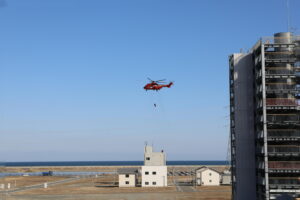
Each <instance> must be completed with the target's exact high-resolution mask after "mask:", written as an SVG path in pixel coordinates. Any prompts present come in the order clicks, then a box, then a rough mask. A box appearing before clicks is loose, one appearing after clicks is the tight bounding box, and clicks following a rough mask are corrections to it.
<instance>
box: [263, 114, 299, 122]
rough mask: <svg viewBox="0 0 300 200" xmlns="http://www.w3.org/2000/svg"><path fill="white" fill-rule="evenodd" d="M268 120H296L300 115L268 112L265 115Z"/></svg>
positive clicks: (297, 120)
mask: <svg viewBox="0 0 300 200" xmlns="http://www.w3.org/2000/svg"><path fill="white" fill-rule="evenodd" d="M267 121H268V122H298V123H299V121H300V116H299V115H297V114H269V115H267Z"/></svg>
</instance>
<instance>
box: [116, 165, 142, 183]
mask: <svg viewBox="0 0 300 200" xmlns="http://www.w3.org/2000/svg"><path fill="white" fill-rule="evenodd" d="M118 175H119V187H136V184H137V178H138V169H137V168H121V169H118Z"/></svg>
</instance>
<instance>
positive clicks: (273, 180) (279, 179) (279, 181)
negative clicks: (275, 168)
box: [269, 177, 300, 186]
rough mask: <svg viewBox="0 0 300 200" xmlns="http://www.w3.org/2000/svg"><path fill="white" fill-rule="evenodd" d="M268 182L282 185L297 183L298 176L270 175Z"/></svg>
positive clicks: (298, 181) (298, 180)
mask: <svg viewBox="0 0 300 200" xmlns="http://www.w3.org/2000/svg"><path fill="white" fill-rule="evenodd" d="M269 184H284V185H299V186H300V179H299V178H292V177H290V178H282V177H271V178H269Z"/></svg>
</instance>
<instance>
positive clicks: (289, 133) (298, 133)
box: [268, 129, 300, 137]
mask: <svg viewBox="0 0 300 200" xmlns="http://www.w3.org/2000/svg"><path fill="white" fill-rule="evenodd" d="M268 136H269V137H300V130H280V129H278V130H268Z"/></svg>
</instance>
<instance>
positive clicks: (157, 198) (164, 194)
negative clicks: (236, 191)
mask: <svg viewBox="0 0 300 200" xmlns="http://www.w3.org/2000/svg"><path fill="white" fill-rule="evenodd" d="M91 168H92V169H91ZM116 168H120V167H119V166H118V167H75V168H74V167H60V168H57V167H55V168H44V167H43V168H34V169H30V171H49V170H53V171H104V170H107V171H114V170H116ZM217 169H218V170H220V171H222V170H224V169H226V167H217ZM23 170H24V171H23ZM25 170H28V169H23V168H19V169H17V168H13V170H9V169H6V171H10V172H11V171H15V172H20V171H23V172H25ZM170 170H174V171H178V170H179V171H182V170H183V171H184V170H185V171H188V170H191V167H188V168H186V167H182V166H181V167H178V168H175V169H173V168H172V167H170V168H169V171H170ZM117 179H118V178H117V176H116V175H102V176H97V177H96V176H93V177H78V178H77V179H72V180H71V179H70V177H55V176H53V177H48V176H25V177H24V176H23V177H6V178H5V180H2V182H5V183H11V189H10V190H11V192H6V193H3V192H2V193H0V200H2V199H3V200H4V199H5V200H6V199H7V200H52V199H53V200H54V199H57V200H60V199H61V200H71V199H74V200H96V199H97V200H98V199H100V200H102V199H103V200H173V199H174V200H196V199H197V200H198V199H200V200H201V199H208V200H213V199H214V200H230V199H231V187H230V186H210V187H208V186H201V187H200V186H197V187H194V186H178V185H175V184H174V181H175V182H176V181H177V182H180V181H187V182H188V181H190V180H191V179H192V176H175V177H172V176H169V178H168V184H169V185H170V186H169V187H163V188H142V187H135V188H119V187H117V181H118V180H117ZM63 180H68V181H66V182H60V183H58V184H53V185H49V187H48V188H41V187H39V188H30V189H28V188H27V187H28V186H32V185H38V184H43V183H45V182H48V183H51V182H53V181H63ZM0 183H1V180H0ZM18 189H20V190H18ZM13 190H15V192H12V191H13ZM17 190H18V191H17ZM0 191H1V190H0Z"/></svg>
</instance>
